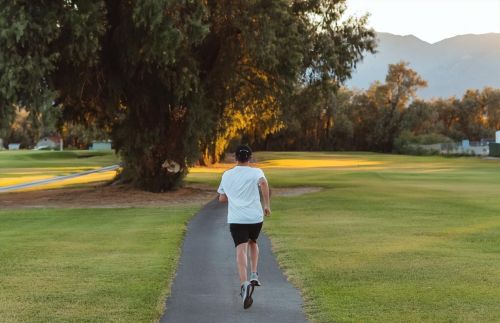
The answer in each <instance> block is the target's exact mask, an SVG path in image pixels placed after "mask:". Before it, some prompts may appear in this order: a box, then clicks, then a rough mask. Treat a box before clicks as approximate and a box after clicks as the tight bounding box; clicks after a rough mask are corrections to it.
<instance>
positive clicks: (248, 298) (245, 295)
mask: <svg viewBox="0 0 500 323" xmlns="http://www.w3.org/2000/svg"><path fill="white" fill-rule="evenodd" d="M252 294H253V286H252V284H250V283H249V282H247V281H246V282H244V283H243V285H241V293H240V295H241V298H242V300H243V308H244V309H247V308H249V307H250V306H252V303H253V299H252Z"/></svg>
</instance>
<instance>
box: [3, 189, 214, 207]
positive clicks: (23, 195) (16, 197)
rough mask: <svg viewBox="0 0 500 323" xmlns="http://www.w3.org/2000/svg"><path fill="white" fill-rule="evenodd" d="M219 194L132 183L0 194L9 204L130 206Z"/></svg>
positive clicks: (159, 204) (199, 200)
mask: <svg viewBox="0 0 500 323" xmlns="http://www.w3.org/2000/svg"><path fill="white" fill-rule="evenodd" d="M216 197H217V194H216V192H215V190H214V189H213V188H209V187H202V186H200V187H189V186H188V187H185V188H181V189H178V190H176V191H173V192H167V193H150V192H145V191H141V190H137V189H133V188H131V187H128V186H109V185H108V186H95V187H89V188H75V189H71V188H67V189H57V190H40V191H30V192H17V193H2V194H0V209H5V208H35V207H44V208H46V207H48V208H126V207H167V206H171V205H179V204H189V203H193V204H200V205H202V204H205V203H208V202H209V201H211V200H213V199H214V198H216Z"/></svg>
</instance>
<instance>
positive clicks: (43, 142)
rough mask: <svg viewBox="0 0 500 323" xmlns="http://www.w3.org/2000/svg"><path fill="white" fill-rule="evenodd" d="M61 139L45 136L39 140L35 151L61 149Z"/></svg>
mask: <svg viewBox="0 0 500 323" xmlns="http://www.w3.org/2000/svg"><path fill="white" fill-rule="evenodd" d="M61 141H62V138H61V137H59V136H47V137H43V138H42V139H40V140H39V141H38V142H37V144H36V146H35V149H59V148H61Z"/></svg>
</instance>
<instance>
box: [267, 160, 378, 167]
mask: <svg viewBox="0 0 500 323" xmlns="http://www.w3.org/2000/svg"><path fill="white" fill-rule="evenodd" d="M381 164H383V162H379V161H368V160H362V159H340V160H339V159H329V160H328V159H327V160H319V159H305V158H301V159H277V160H267V161H264V162H261V163H259V166H261V167H262V168H273V167H279V168H329V167H359V166H375V165H381Z"/></svg>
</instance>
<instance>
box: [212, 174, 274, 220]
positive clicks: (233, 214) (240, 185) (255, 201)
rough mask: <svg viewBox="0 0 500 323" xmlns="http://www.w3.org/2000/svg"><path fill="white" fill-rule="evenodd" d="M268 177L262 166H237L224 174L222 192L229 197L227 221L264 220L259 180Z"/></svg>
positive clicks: (220, 188)
mask: <svg viewBox="0 0 500 323" xmlns="http://www.w3.org/2000/svg"><path fill="white" fill-rule="evenodd" d="M261 178H264V179H266V177H265V176H264V172H263V171H262V170H261V169H260V168H253V167H250V166H235V167H234V168H231V169H230V170H227V171H226V172H224V174H223V175H222V180H221V182H220V186H219V189H218V190H217V192H218V193H220V194H226V196H227V199H228V203H229V206H228V212H227V223H244V224H252V223H260V222H262V221H264V214H263V211H262V204H261V203H260V194H259V180H260V179H261Z"/></svg>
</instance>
